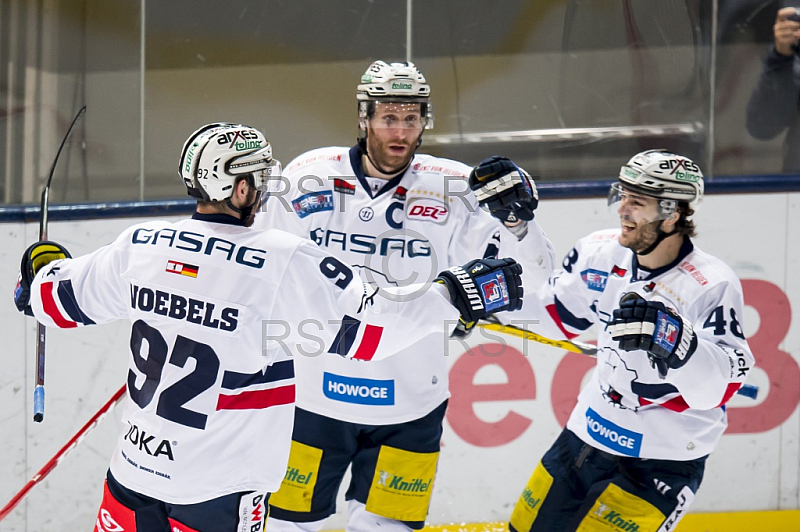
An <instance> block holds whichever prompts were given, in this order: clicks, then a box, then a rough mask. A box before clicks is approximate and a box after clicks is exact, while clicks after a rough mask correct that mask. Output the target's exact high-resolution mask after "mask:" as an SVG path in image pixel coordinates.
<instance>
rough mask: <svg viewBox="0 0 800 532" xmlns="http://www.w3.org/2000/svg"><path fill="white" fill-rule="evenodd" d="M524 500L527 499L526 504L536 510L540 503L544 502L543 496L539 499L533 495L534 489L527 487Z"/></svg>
mask: <svg viewBox="0 0 800 532" xmlns="http://www.w3.org/2000/svg"><path fill="white" fill-rule="evenodd" d="M522 500H523V501H525V504H526V505H527V506H528V508H530V509H531V510H535V509H536V507H537V506H539V503H540V502H542V498H541V497H539V498H538V499H536V498H534V497H533V491H531V489H530V488H525V490H524V491H523V492H522Z"/></svg>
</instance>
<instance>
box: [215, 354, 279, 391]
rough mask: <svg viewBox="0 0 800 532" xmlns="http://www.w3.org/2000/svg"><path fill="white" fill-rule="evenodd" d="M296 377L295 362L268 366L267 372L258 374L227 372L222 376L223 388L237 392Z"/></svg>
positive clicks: (276, 363)
mask: <svg viewBox="0 0 800 532" xmlns="http://www.w3.org/2000/svg"><path fill="white" fill-rule="evenodd" d="M293 377H294V360H282V361H281V362H275V363H274V364H272V365H270V366H267V370H266V371H257V372H256V373H237V372H235V371H226V372H225V373H224V374H223V375H222V387H223V388H225V389H226V390H237V389H239V388H247V387H248V386H253V385H255V384H266V383H269V382H275V381H281V380H284V379H291V378H293Z"/></svg>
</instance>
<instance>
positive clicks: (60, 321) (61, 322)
mask: <svg viewBox="0 0 800 532" xmlns="http://www.w3.org/2000/svg"><path fill="white" fill-rule="evenodd" d="M40 294H41V296H42V307H43V308H44V311H45V313H46V314H47V315H48V316H50V318H51V319H52V320H53V321H54V322H55V324H56V327H59V328H61V329H72V328H73V327H77V326H78V324H77V323H75V322H74V321H72V320H68V319H67V318H65V317H64V316H63V315H62V314H61V310H60V309H59V308H58V305H56V301H55V299H53V283H42V284H41V291H40Z"/></svg>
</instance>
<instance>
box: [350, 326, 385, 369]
mask: <svg viewBox="0 0 800 532" xmlns="http://www.w3.org/2000/svg"><path fill="white" fill-rule="evenodd" d="M382 334H383V327H378V326H377V325H369V324H368V325H367V327H366V329H364V336H362V337H361V343H360V344H359V345H358V350H357V351H356V354H355V355H353V358H355V359H356V360H372V357H374V356H375V351H377V350H378V344H379V343H380V342H381V335H382Z"/></svg>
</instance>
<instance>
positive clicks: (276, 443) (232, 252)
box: [31, 214, 458, 504]
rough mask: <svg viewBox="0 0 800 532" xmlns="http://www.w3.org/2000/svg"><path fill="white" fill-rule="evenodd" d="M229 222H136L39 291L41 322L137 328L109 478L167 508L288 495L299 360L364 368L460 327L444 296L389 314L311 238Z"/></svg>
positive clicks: (38, 282)
mask: <svg viewBox="0 0 800 532" xmlns="http://www.w3.org/2000/svg"><path fill="white" fill-rule="evenodd" d="M232 222H238V220H235V219H234V218H232V217H229V216H225V215H220V214H216V215H203V214H195V215H194V218H193V219H189V220H185V221H181V222H178V223H175V224H170V223H166V222H160V221H154V222H148V223H143V224H140V225H136V226H134V227H131V228H129V229H128V230H126V231H125V232H123V233H122V234H121V235H120V236H119V237H118V238H117V239H116V241H114V242H113V243H112V244H110V245H108V246H105V247H103V248H100V249H99V250H97V251H95V252H94V253H91V254H89V255H86V256H83V257H79V258H76V259H67V260H63V261H56V262H53V263H51V264H49V265H47V266H46V267H45V268H43V269H42V271H40V272H39V274H38V275H37V276H36V278H35V280H34V283H33V285H32V287H31V306H32V308H33V311H34V314H35V316H36V318H37V319H39V320H40V321H41V322H42V323H44V324H45V325H48V326H57V327H62V328H70V327H77V326H84V325H92V324H100V323H106V322H110V321H113V320H118V319H125V318H129V319H130V321H131V322H132V332H131V340H130V346H131V354H130V359H129V364H128V367H129V370H128V377H127V388H128V394H127V397H126V398H125V399H124V410H123V414H122V421H123V425H124V426H123V429H122V432H121V434H120V438H119V441H118V445H117V448H116V449H115V451H114V455H113V457H112V459H111V471H112V473H113V474H114V476H115V477H116V478H117V480H119V481H120V482H121V483H122V484H123V485H125V486H127V487H128V488H130V489H133V490H135V491H137V492H140V493H143V494H145V495H149V496H151V497H154V498H157V499H160V500H162V501H167V502H171V503H176V504H191V503H197V502H201V501H205V500H208V499H211V498H215V497H218V496H221V495H225V494H228V493H233V492H238V491H245V490H256V491H262V492H263V491H267V492H274V491H276V490H277V489H278V487H279V486H280V484H281V480H282V479H283V476H284V474H285V473H286V464H287V461H288V456H289V446H290V440H291V432H292V423H293V417H294V401H295V386H296V383H295V371H294V362H297V361H300V360H302V361H308V362H309V363H310V364H315V363H320V362H322V361H324V360H325V359H328V358H332V359H339V358H342V357H343V356H347V357H355V358H357V359H360V360H358V361H356V364H363V365H368V363H366V362H363V360H369V359H372V358H374V359H376V360H377V359H380V358H382V357H385V356H387V355H390V354H392V353H393V352H396V351H398V350H400V349H402V348H403V347H404V345H409V344H410V343H411V340H412V339H410V338H409V337H408V334H407V331H408V330H416V331H419V332H420V334H423V335H425V334H433V333H434V332H439V329H441V328H443V327H444V326H445V324H444V322H445V321H449V322H452V321H453V320H455V319H457V316H458V311H457V310H455V308H454V307H452V306H451V305H450V303H448V301H447V299H446V297H444V295H443V292H445V291H446V289H445V288H444V287H442V286H441V285H436V286H433V287H430V286H429V287H428V288H429V290H417V294H416V296H417V297H416V298H415V299H413V300H411V301H408V302H403V303H400V302H397V301H389V300H387V299H384V298H383V297H381V296H380V295H376V294H375V290H374V289H373V288H372V287H370V286H369V285H367V284H365V283H364V282H363V281H362V280H361V279H360V278H359V276H358V275H357V273H356V272H354V271H353V270H351V269H350V268H349V267H347V266H346V265H344V264H342V263H341V262H340V261H339V260H337V259H336V258H334V257H332V256H330V255H329V254H326V253H324V251H323V250H321V249H320V248H318V247H317V246H315V245H314V244H311V243H310V242H308V241H307V240H305V239H301V238H298V237H296V236H294V235H290V234H288V233H285V232H283V231H255V230H253V229H252V228H246V227H243V226H241V225H236V224H234V223H232ZM430 312H433V313H434V314H435V315H436V319H432V318H431V315H430V314H429V313H430ZM362 392H363V390H356V393H362Z"/></svg>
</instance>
